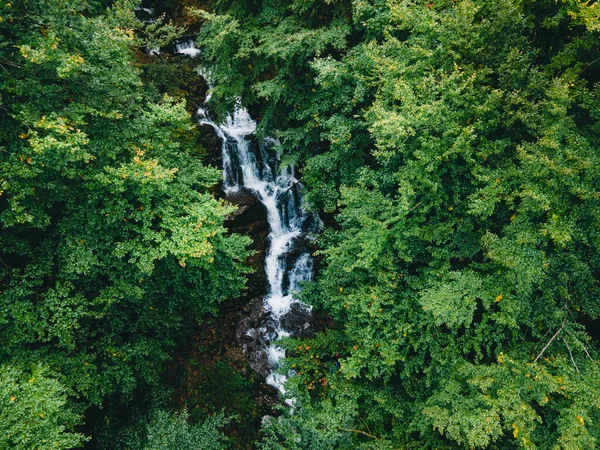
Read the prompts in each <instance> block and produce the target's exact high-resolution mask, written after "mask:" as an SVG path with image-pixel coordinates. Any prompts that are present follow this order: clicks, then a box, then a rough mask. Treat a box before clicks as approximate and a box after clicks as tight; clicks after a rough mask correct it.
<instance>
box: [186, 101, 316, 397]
mask: <svg viewBox="0 0 600 450" xmlns="http://www.w3.org/2000/svg"><path fill="white" fill-rule="evenodd" d="M198 118H199V122H200V124H201V125H210V126H212V127H213V128H214V130H215V131H216V133H217V135H218V136H219V137H220V138H221V140H222V154H223V190H224V191H225V193H226V194H228V195H232V194H235V193H236V192H239V191H241V190H245V191H248V192H250V193H251V194H252V195H254V196H256V197H257V198H258V199H259V200H260V202H261V203H262V204H263V205H264V207H265V209H266V212H267V220H268V222H269V227H270V233H269V249H268V252H267V256H266V260H265V271H266V275H267V280H268V286H267V288H268V289H267V295H266V297H265V298H264V299H263V306H264V309H265V310H266V312H267V313H268V315H267V317H266V319H265V321H264V323H263V324H262V326H260V328H259V330H258V332H259V333H260V334H261V341H262V342H264V343H265V348H264V352H265V358H266V359H267V360H268V363H269V366H270V368H271V371H270V373H269V374H268V376H267V383H268V384H270V385H271V386H274V387H275V388H277V389H278V390H279V391H280V392H281V393H285V389H284V388H283V384H284V382H285V380H286V379H287V377H286V376H285V375H283V374H276V373H274V371H275V370H276V369H277V368H278V366H279V362H280V360H281V358H283V357H284V356H285V351H284V350H283V349H282V348H280V347H278V346H276V345H272V344H271V343H272V342H275V341H277V340H278V339H281V338H283V337H288V336H294V335H297V334H298V332H301V331H302V330H301V329H295V328H298V327H300V328H302V326H304V327H306V326H307V321H306V317H307V316H309V315H310V310H309V309H308V308H307V307H306V306H305V305H303V304H302V303H301V302H299V301H298V300H297V299H296V298H295V297H294V292H297V291H298V290H299V289H300V286H301V283H302V282H303V281H307V280H310V279H311V278H312V276H313V260H312V256H311V254H310V252H309V251H308V250H307V248H306V239H307V235H308V233H309V232H311V231H317V230H318V228H319V227H320V222H319V220H318V218H316V217H315V216H313V215H311V214H307V213H306V211H304V209H303V208H302V196H301V194H300V189H299V188H300V185H299V182H298V180H297V179H296V178H295V176H294V170H293V168H291V167H286V168H284V169H282V170H281V171H280V170H279V167H278V165H279V155H278V154H277V153H276V152H275V151H273V150H272V147H273V146H274V145H275V144H276V141H274V140H272V139H266V140H265V141H264V142H258V141H257V140H256V139H255V138H253V134H254V131H255V130H256V122H254V120H252V118H251V117H250V115H249V114H248V112H247V111H246V110H245V109H243V108H237V109H236V111H235V112H234V113H233V114H230V115H229V116H228V117H227V119H226V121H225V123H222V124H217V123H215V122H213V121H212V120H211V119H210V118H209V115H208V113H207V111H206V110H205V109H203V108H200V109H199V110H198ZM294 317H295V318H300V319H299V320H294V319H293V318H294Z"/></svg>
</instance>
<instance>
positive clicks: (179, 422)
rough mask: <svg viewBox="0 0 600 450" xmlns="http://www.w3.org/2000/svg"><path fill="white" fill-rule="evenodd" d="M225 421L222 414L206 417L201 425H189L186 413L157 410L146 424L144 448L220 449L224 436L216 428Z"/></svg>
mask: <svg viewBox="0 0 600 450" xmlns="http://www.w3.org/2000/svg"><path fill="white" fill-rule="evenodd" d="M226 423H227V419H224V418H223V416H222V415H218V416H212V417H210V418H208V419H207V420H206V421H205V422H204V423H203V424H202V425H199V426H198V425H195V426H194V425H190V424H189V423H188V422H187V414H186V413H185V412H181V413H179V414H175V415H173V414H169V413H167V412H165V411H157V412H156V413H155V414H154V416H153V417H152V421H151V422H150V423H149V424H148V442H147V443H146V445H145V446H144V447H143V448H144V450H197V449H200V448H201V449H206V450H221V449H224V448H227V447H226V446H225V445H224V444H223V442H225V437H224V436H223V435H222V434H221V433H219V431H218V430H217V429H218V428H219V427H221V426H223V425H224V424H226Z"/></svg>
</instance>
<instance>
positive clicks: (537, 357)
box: [533, 314, 567, 363]
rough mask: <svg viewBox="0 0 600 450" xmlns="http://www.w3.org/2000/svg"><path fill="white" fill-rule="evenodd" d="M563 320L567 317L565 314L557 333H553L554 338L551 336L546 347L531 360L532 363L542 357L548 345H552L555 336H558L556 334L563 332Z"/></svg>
mask: <svg viewBox="0 0 600 450" xmlns="http://www.w3.org/2000/svg"><path fill="white" fill-rule="evenodd" d="M565 320H567V315H566V314H565V317H564V319H563V321H562V325H561V326H560V328H559V329H558V331H557V332H556V333H554V336H552V337H551V338H550V340H549V341H548V343H547V344H546V346H545V347H544V348H543V349H542V351H541V352H540V354H539V355H537V356H536V358H535V359H534V360H533V362H534V363H536V362H537V360H538V359H540V356H542V355H543V354H544V352H545V351H546V349H547V348H548V347H549V346H550V344H552V341H553V340H554V339H555V338H556V336H558V334H559V333H560V332H561V331H562V330H563V328H564V327H565Z"/></svg>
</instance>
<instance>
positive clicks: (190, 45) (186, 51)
mask: <svg viewBox="0 0 600 450" xmlns="http://www.w3.org/2000/svg"><path fill="white" fill-rule="evenodd" d="M175 53H179V54H181V55H187V56H189V57H191V58H195V57H196V56H198V55H199V54H200V49H197V48H196V47H195V46H194V40H193V39H187V40H185V41H182V42H178V43H177V44H175Z"/></svg>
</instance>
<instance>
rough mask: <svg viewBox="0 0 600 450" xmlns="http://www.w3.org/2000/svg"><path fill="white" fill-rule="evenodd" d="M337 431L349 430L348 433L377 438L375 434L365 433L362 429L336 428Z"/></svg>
mask: <svg viewBox="0 0 600 450" xmlns="http://www.w3.org/2000/svg"><path fill="white" fill-rule="evenodd" d="M337 430H339V431H349V432H350V433H356V434H362V435H364V436H367V437H370V438H371V439H379V438H378V437H377V436H373V435H372V434H369V433H366V432H364V431H362V430H353V429H351V428H337Z"/></svg>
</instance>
